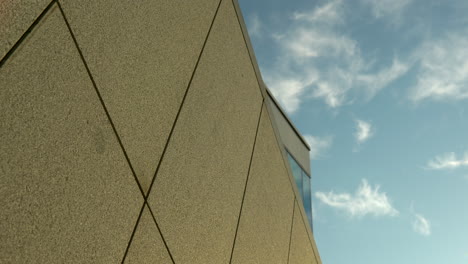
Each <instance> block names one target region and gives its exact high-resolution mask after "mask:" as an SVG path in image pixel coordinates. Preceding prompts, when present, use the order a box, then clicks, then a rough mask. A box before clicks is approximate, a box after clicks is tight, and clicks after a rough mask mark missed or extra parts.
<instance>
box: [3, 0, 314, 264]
mask: <svg viewBox="0 0 468 264" xmlns="http://www.w3.org/2000/svg"><path fill="white" fill-rule="evenodd" d="M0 5H1V8H0V18H1V19H0V21H1V22H2V23H0V34H1V37H0V39H1V42H0V45H1V46H0V49H1V51H2V53H1V54H0V56H1V57H2V59H1V61H0V87H1V89H0V102H1V104H0V118H1V119H0V120H1V133H0V144H1V145H2V148H1V150H0V165H1V167H0V168H1V170H0V173H1V174H0V180H1V182H2V184H1V189H0V199H1V201H2V203H1V205H0V211H1V212H2V214H1V221H0V236H1V237H0V262H1V263H213V264H219V263H321V262H320V259H319V257H318V252H317V249H316V247H315V242H314V240H313V236H312V233H311V231H310V228H308V225H307V224H306V223H307V222H306V221H307V220H306V217H305V214H304V209H303V208H302V207H301V206H299V205H298V204H300V203H297V199H298V197H299V196H298V193H297V188H295V187H294V181H293V179H292V176H291V172H290V168H289V166H288V165H287V161H286V160H285V152H284V149H283V147H282V145H281V142H280V138H279V137H278V132H277V128H276V125H275V122H274V121H272V119H271V111H272V110H271V109H270V108H271V107H270V106H268V105H267V104H266V103H265V98H267V96H268V95H267V94H266V92H265V89H264V87H263V82H262V80H261V76H260V75H259V71H258V66H257V65H256V62H255V56H254V54H253V52H252V49H251V47H250V43H249V39H248V35H247V32H246V29H245V25H244V24H243V20H242V15H241V14H240V9H239V7H238V5H237V2H235V1H234V2H231V1H229V0H222V1H219V0H198V1H190V3H189V2H188V1H182V0H157V1H154V0H147V1H138V2H135V1H109V0H106V1H91V0H74V1H72V0H61V1H52V2H47V1H46V2H44V1H26V0H22V1H4V2H2V4H0ZM301 224H302V226H301Z"/></svg>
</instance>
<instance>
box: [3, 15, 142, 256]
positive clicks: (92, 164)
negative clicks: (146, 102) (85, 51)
mask: <svg viewBox="0 0 468 264" xmlns="http://www.w3.org/2000/svg"><path fill="white" fill-rule="evenodd" d="M0 87H1V89H0V100H1V103H0V117H1V124H2V133H0V144H1V146H2V147H1V151H0V164H1V167H0V168H1V174H0V177H1V179H0V181H1V190H0V200H1V203H0V212H1V221H0V230H1V232H0V241H1V242H0V252H1V253H0V258H1V259H0V262H1V263H93V262H94V263H116V262H119V261H121V259H122V257H123V254H124V252H125V249H126V247H127V244H128V240H129V237H130V235H131V233H132V230H133V227H134V225H135V221H136V219H137V217H138V213H139V210H140V208H141V207H140V206H141V204H142V201H143V199H142V195H141V193H140V191H139V189H138V187H137V185H136V181H135V179H134V177H133V176H132V173H131V171H130V169H129V167H128V164H127V162H126V160H125V158H124V155H123V154H122V150H121V148H120V147H119V144H118V142H117V140H116V137H115V134H114V133H113V131H112V128H111V126H110V124H109V122H108V119H107V118H106V115H105V113H104V111H103V108H102V105H101V104H100V102H99V99H98V97H97V96H96V92H95V90H94V89H93V86H92V84H91V82H90V80H89V77H88V75H87V74H86V71H85V68H84V67H83V63H82V61H81V60H80V57H79V54H78V52H77V50H76V47H75V46H74V44H73V41H72V38H71V36H70V35H69V32H68V30H67V28H66V25H65V22H64V20H63V19H62V16H61V15H60V12H59V10H58V8H56V7H55V8H53V9H52V10H50V13H48V15H46V17H44V19H43V20H42V21H41V22H40V23H39V24H38V25H37V27H36V28H35V30H34V32H33V33H31V34H30V35H29V37H28V39H26V40H25V42H23V44H22V46H21V49H18V50H16V52H15V54H14V56H12V57H10V59H9V60H8V61H7V62H6V64H5V65H4V66H3V67H2V68H1V69H0ZM6 131H8V133H5V132H6Z"/></svg>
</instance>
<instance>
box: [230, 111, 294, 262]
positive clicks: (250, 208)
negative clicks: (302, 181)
mask: <svg viewBox="0 0 468 264" xmlns="http://www.w3.org/2000/svg"><path fill="white" fill-rule="evenodd" d="M293 206H294V194H293V190H292V188H291V183H290V181H289V175H288V174H287V170H286V168H285V165H284V163H283V157H282V153H281V151H280V149H279V146H278V143H277V141H276V138H275V135H274V132H273V128H272V126H271V123H270V119H269V117H268V112H267V110H266V107H264V108H263V111H262V117H261V120H260V127H259V130H258V136H257V141H256V144H255V151H254V155H253V160H252V167H251V170H250V173H249V181H248V184H247V190H246V196H245V199H244V206H243V209H242V214H241V219H240V224H239V230H238V233H237V239H236V243H235V248H234V253H233V258H232V262H231V263H233V264H237V263H239V264H248V263H266V264H273V263H287V262H288V250H289V238H290V232H291V224H292V214H293Z"/></svg>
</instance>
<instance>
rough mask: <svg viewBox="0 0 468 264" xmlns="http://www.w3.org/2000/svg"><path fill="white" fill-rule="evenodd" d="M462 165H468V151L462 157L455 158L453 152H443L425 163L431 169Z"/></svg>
mask: <svg viewBox="0 0 468 264" xmlns="http://www.w3.org/2000/svg"><path fill="white" fill-rule="evenodd" d="M462 166H468V152H465V155H464V157H462V158H457V156H456V155H455V153H454V152H449V153H444V154H442V155H439V156H436V157H435V158H434V159H432V160H430V161H429V162H428V163H427V168H429V169H432V170H443V169H456V168H459V167H462Z"/></svg>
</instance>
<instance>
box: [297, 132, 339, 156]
mask: <svg viewBox="0 0 468 264" xmlns="http://www.w3.org/2000/svg"><path fill="white" fill-rule="evenodd" d="M304 139H305V140H306V141H307V143H308V144H309V146H310V159H313V160H316V159H320V158H323V155H324V153H325V152H326V151H327V150H328V149H329V148H330V147H331V145H332V144H333V137H332V136H326V137H315V136H312V135H304Z"/></svg>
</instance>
